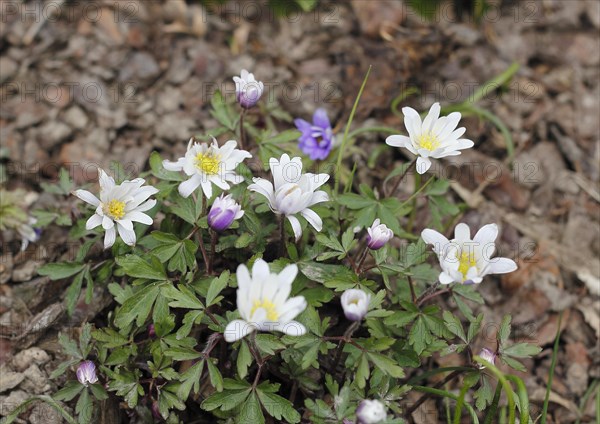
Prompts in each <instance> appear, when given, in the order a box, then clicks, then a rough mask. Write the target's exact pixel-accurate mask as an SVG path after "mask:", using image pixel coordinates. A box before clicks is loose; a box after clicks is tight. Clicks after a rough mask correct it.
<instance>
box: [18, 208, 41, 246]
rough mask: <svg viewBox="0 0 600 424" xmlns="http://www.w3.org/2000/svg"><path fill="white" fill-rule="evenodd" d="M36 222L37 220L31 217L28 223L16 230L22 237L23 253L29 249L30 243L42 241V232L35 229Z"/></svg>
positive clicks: (22, 224) (20, 225)
mask: <svg viewBox="0 0 600 424" xmlns="http://www.w3.org/2000/svg"><path fill="white" fill-rule="evenodd" d="M36 222H37V219H35V218H33V217H31V216H30V217H28V219H27V223H25V222H23V223H21V224H19V225H18V226H17V228H16V230H17V232H18V233H19V235H20V236H21V251H24V250H25V249H27V246H29V243H35V242H37V241H38V240H39V239H40V236H41V234H42V232H41V230H39V229H36V228H34V227H33V226H34V225H35V223H36Z"/></svg>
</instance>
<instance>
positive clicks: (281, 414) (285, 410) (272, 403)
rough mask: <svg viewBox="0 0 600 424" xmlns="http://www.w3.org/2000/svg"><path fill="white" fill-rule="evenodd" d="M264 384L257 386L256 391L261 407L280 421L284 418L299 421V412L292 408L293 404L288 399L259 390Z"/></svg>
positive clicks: (293, 421)
mask: <svg viewBox="0 0 600 424" xmlns="http://www.w3.org/2000/svg"><path fill="white" fill-rule="evenodd" d="M264 384H265V383H262V384H261V385H260V386H258V390H257V391H256V393H257V394H258V398H259V399H260V403H261V404H262V406H263V409H264V410H265V411H267V414H269V415H270V416H272V417H274V418H275V419H277V420H278V421H280V422H281V419H282V418H284V419H285V420H286V421H287V422H288V423H292V424H295V423H299V422H300V414H299V413H298V411H296V409H294V405H293V404H292V403H291V402H290V401H289V400H287V399H285V398H283V397H281V396H279V395H277V394H275V393H270V392H268V391H263V390H261V387H262V386H263V385H264Z"/></svg>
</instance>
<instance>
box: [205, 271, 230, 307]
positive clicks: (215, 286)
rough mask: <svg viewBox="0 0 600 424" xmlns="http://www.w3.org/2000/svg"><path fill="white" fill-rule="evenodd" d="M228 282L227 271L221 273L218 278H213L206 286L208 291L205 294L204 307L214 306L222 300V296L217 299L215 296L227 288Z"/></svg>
mask: <svg viewBox="0 0 600 424" xmlns="http://www.w3.org/2000/svg"><path fill="white" fill-rule="evenodd" d="M228 281H229V271H223V273H221V275H220V276H219V277H218V278H215V279H213V280H212V282H211V283H210V286H208V291H207V292H206V306H207V307H208V306H211V305H214V304H215V303H217V302H219V301H220V300H221V299H222V296H220V297H219V298H217V296H218V295H219V294H220V293H221V292H222V291H223V289H224V288H225V287H227V283H228Z"/></svg>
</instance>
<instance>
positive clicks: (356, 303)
mask: <svg viewBox="0 0 600 424" xmlns="http://www.w3.org/2000/svg"><path fill="white" fill-rule="evenodd" d="M353 303H354V304H355V305H358V298H357V297H356V298H354V299H350V300H349V301H348V304H349V305H351V304H353Z"/></svg>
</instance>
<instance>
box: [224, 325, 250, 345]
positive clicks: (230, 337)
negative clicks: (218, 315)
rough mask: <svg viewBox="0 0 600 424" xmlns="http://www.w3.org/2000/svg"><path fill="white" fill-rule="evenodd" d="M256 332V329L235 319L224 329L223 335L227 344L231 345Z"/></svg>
mask: <svg viewBox="0 0 600 424" xmlns="http://www.w3.org/2000/svg"><path fill="white" fill-rule="evenodd" d="M254 330H256V327H255V326H253V325H251V324H249V323H247V322H246V321H244V320H241V319H236V320H233V321H231V322H230V323H229V324H227V327H225V332H224V333H223V335H224V336H225V341H226V342H228V343H233V342H235V341H236V340H239V339H241V338H243V337H246V336H247V335H248V334H250V333H252V332H253V331H254Z"/></svg>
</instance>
